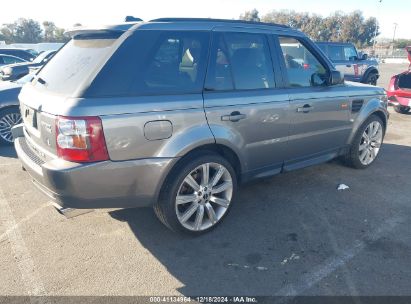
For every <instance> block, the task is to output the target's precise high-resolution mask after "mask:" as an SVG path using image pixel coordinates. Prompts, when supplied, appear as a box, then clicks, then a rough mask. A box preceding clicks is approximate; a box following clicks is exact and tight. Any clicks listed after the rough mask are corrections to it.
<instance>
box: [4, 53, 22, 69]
mask: <svg viewBox="0 0 411 304" xmlns="http://www.w3.org/2000/svg"><path fill="white" fill-rule="evenodd" d="M21 62H26V60H24V59H21V58H19V57H16V56H13V55H5V54H0V67H2V66H5V65H9V64H14V63H21Z"/></svg>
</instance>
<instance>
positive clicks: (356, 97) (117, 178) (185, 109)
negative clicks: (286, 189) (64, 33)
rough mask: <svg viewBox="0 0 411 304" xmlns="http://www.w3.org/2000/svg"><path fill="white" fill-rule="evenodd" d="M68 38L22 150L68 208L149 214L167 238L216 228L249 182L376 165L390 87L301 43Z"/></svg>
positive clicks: (166, 23)
mask: <svg viewBox="0 0 411 304" xmlns="http://www.w3.org/2000/svg"><path fill="white" fill-rule="evenodd" d="M71 36H72V39H71V41H70V42H68V43H67V44H66V45H65V46H64V47H63V48H62V49H61V50H60V51H58V52H57V53H56V55H55V56H54V57H53V58H52V59H51V60H50V61H49V62H48V63H47V64H46V65H45V66H44V67H43V68H42V69H41V70H40V71H39V72H38V73H37V75H36V76H35V78H34V79H33V80H32V81H31V82H30V83H28V84H26V85H25V86H24V87H23V89H22V92H21V94H20V96H19V98H20V105H21V107H20V108H21V113H22V118H23V122H24V123H23V124H22V125H20V126H18V127H16V128H15V129H14V130H13V135H14V137H15V141H14V142H15V148H16V150H17V154H18V156H19V158H20V160H21V161H22V163H23V167H24V168H25V169H26V170H27V172H28V173H29V174H30V175H31V176H32V178H33V181H34V184H35V185H37V186H38V188H40V189H41V190H42V191H43V192H44V193H46V194H47V195H48V196H50V197H51V198H52V199H53V200H54V201H56V202H57V203H58V204H60V205H61V206H63V207H71V208H86V209H91V208H129V207H140V206H153V207H154V210H155V213H156V214H157V216H158V218H159V219H160V220H161V221H162V222H163V223H164V224H165V225H166V226H167V227H169V228H170V229H172V230H174V231H178V232H188V233H193V234H199V233H203V232H205V231H208V230H210V229H211V228H213V227H215V226H216V224H218V223H220V222H221V220H222V219H223V217H224V216H225V215H226V214H227V211H228V210H229V208H230V207H231V206H232V204H233V201H234V199H235V197H236V194H237V191H238V187H239V186H240V185H241V184H242V183H244V182H247V181H250V180H252V179H256V178H262V177H267V176H271V175H275V174H278V173H281V172H286V171H290V170H295V169H298V168H302V167H306V166H310V165H314V164H319V163H322V162H326V161H328V160H330V159H333V158H335V157H343V158H344V159H345V162H346V163H347V164H348V165H350V166H351V167H354V168H366V167H368V166H370V165H371V164H372V163H373V162H374V161H375V159H376V157H377V155H378V152H379V150H380V147H381V144H382V142H383V137H384V133H385V129H386V126H387V118H388V112H387V99H386V96H385V93H384V91H383V89H381V88H378V87H374V86H369V85H363V84H358V83H349V82H344V79H343V77H342V75H341V74H340V72H338V71H336V70H335V68H334V66H333V64H332V63H331V62H330V61H329V60H328V59H327V58H326V57H325V56H324V55H323V53H322V52H321V51H320V50H319V49H318V47H317V46H316V45H315V44H314V43H313V42H312V41H310V40H309V39H308V38H307V37H306V36H305V35H304V34H303V33H301V32H299V31H296V30H293V29H291V28H289V27H286V26H282V25H275V24H264V23H252V22H243V21H232V20H213V19H157V20H152V21H150V22H137V23H126V24H121V25H115V26H107V27H103V28H98V29H85V28H80V29H79V28H77V29H76V30H74V31H72V32H71Z"/></svg>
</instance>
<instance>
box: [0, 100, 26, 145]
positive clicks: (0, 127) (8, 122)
mask: <svg viewBox="0 0 411 304" xmlns="http://www.w3.org/2000/svg"><path fill="white" fill-rule="evenodd" d="M21 122H22V119H21V115H20V110H19V108H18V107H10V108H6V109H4V110H1V111H0V144H1V145H11V144H12V143H13V136H12V135H11V128H12V127H13V126H15V125H17V124H19V123H21Z"/></svg>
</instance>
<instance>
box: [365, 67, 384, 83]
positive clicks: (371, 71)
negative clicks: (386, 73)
mask: <svg viewBox="0 0 411 304" xmlns="http://www.w3.org/2000/svg"><path fill="white" fill-rule="evenodd" d="M372 73H375V74H377V76H380V73H379V72H378V69H377V68H376V67H375V66H370V67H368V68H367V70H366V71H365V73H364V76H363V77H362V79H361V82H365V81H366V80H367V78H368V76H369V75H370V74H372Z"/></svg>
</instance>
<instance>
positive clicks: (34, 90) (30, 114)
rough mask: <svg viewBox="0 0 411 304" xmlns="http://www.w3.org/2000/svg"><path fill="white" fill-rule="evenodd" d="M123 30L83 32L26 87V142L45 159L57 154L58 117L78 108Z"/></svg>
mask: <svg viewBox="0 0 411 304" xmlns="http://www.w3.org/2000/svg"><path fill="white" fill-rule="evenodd" d="M122 33H123V32H122V31H93V32H89V31H87V34H81V31H80V33H77V36H75V37H74V38H73V39H72V40H70V41H69V42H68V43H67V44H66V45H65V46H64V47H63V48H61V49H60V50H59V51H58V52H57V53H56V54H55V55H54V56H53V58H52V59H51V60H50V61H49V62H48V63H47V64H46V65H45V66H44V67H43V68H42V69H41V70H40V71H39V73H38V74H37V75H36V76H35V78H34V79H33V80H32V81H31V82H30V83H27V84H26V85H25V86H24V87H23V89H22V91H21V93H20V95H19V99H20V110H21V114H22V118H23V122H24V135H25V138H26V142H27V145H28V146H29V147H30V149H31V150H32V151H34V152H35V153H36V155H38V156H39V157H40V158H41V159H42V160H43V161H45V162H46V161H48V160H51V159H53V158H56V157H57V147H56V119H57V117H58V116H72V115H73V112H75V110H76V109H78V107H79V105H78V103H77V100H78V98H76V97H78V96H79V95H81V94H82V92H83V91H84V89H86V88H87V87H88V86H89V85H90V83H91V82H92V80H93V79H94V77H95V75H96V74H97V73H98V71H99V70H100V69H101V67H102V66H103V65H104V62H105V61H106V60H107V59H108V58H110V56H111V54H112V53H113V51H114V50H115V49H116V47H117V44H118V43H120V42H119V41H118V38H119V36H121V34H122ZM82 115H87V114H82Z"/></svg>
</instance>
